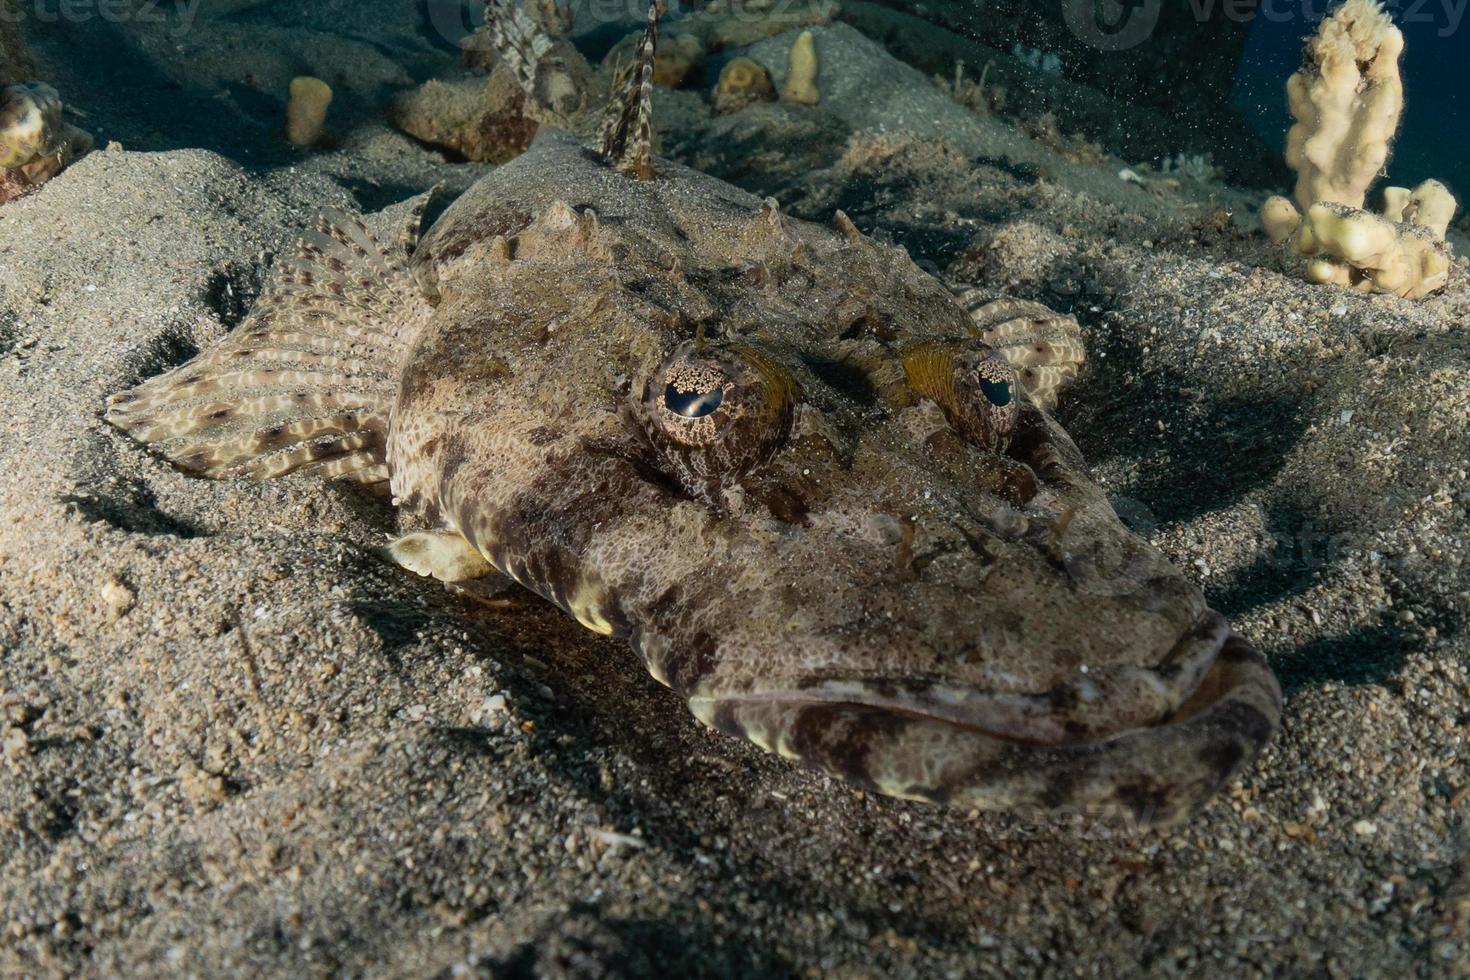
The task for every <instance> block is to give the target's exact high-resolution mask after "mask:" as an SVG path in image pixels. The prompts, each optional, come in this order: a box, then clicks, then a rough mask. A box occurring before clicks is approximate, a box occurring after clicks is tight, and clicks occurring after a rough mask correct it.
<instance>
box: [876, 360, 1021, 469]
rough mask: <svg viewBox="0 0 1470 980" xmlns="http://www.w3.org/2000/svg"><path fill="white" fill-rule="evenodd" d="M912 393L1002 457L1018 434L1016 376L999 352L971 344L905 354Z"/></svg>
mask: <svg viewBox="0 0 1470 980" xmlns="http://www.w3.org/2000/svg"><path fill="white" fill-rule="evenodd" d="M902 356H903V366H904V373H905V374H906V376H907V378H908V382H909V387H910V388H911V389H912V390H913V391H914V393H915V394H918V395H922V396H924V397H925V398H928V399H930V400H931V401H933V402H934V403H935V404H936V405H938V406H939V407H940V409H941V410H943V412H944V414H945V417H946V418H948V419H949V424H950V425H951V426H953V427H954V428H955V430H956V431H958V432H959V433H960V434H962V435H964V436H965V437H966V438H968V439H969V440H970V441H971V442H973V443H975V444H976V445H978V446H980V447H981V448H983V449H989V450H992V451H994V452H998V453H1003V452H1005V451H1006V448H1007V447H1008V446H1009V445H1010V442H1011V434H1012V433H1013V432H1014V431H1015V428H1016V416H1017V413H1018V411H1019V406H1018V405H1017V403H1016V395H1017V388H1016V371H1015V368H1013V367H1012V366H1011V363H1010V362H1009V361H1007V360H1006V359H1005V357H1004V355H1002V354H1001V353H1000V352H999V351H996V350H995V349H994V348H992V347H989V346H987V345H985V344H983V343H980V342H978V341H973V340H930V341H924V342H923V343H920V344H916V345H915V346H913V347H910V348H909V349H908V350H906V351H904V352H903V355H902Z"/></svg>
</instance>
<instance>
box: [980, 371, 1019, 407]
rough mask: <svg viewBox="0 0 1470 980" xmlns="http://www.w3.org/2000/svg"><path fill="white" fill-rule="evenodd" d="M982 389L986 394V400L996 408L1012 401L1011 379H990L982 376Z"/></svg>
mask: <svg viewBox="0 0 1470 980" xmlns="http://www.w3.org/2000/svg"><path fill="white" fill-rule="evenodd" d="M980 391H981V392H982V393H983V394H984V395H985V398H986V400H987V401H989V402H990V404H992V405H994V406H995V407H996V408H1005V407H1006V406H1007V405H1009V404H1010V403H1011V383H1010V382H1009V381H989V380H987V379H985V378H981V379H980Z"/></svg>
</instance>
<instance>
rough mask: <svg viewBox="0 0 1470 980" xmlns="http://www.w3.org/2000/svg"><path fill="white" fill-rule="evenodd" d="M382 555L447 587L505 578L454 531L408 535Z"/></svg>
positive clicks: (394, 541)
mask: <svg viewBox="0 0 1470 980" xmlns="http://www.w3.org/2000/svg"><path fill="white" fill-rule="evenodd" d="M383 553H384V555H385V556H386V557H387V558H389V559H390V560H392V561H393V562H394V563H395V564H398V565H401V566H403V567H404V568H406V569H408V570H409V571H410V572H413V573H414V574H415V575H422V576H425V577H426V578H432V579H435V580H436V581H439V582H444V583H447V584H453V583H459V582H470V581H475V580H477V579H484V578H486V577H489V576H493V577H502V576H500V573H499V572H498V571H496V570H495V566H494V565H492V564H490V563H489V562H488V561H486V560H485V557H484V556H483V555H481V554H480V552H479V551H477V550H476V549H475V546H474V545H472V544H470V543H469V541H467V540H465V537H464V536H463V535H461V534H458V533H456V532H454V531H415V532H414V533H412V534H405V535H403V536H402V537H401V538H395V539H393V540H392V541H391V542H389V543H388V546H387V547H386V548H384V549H383ZM506 581H509V579H506Z"/></svg>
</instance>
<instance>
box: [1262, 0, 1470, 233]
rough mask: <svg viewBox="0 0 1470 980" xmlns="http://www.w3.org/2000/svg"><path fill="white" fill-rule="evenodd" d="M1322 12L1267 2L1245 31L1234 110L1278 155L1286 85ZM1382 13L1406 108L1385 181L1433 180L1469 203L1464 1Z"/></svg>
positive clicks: (1415, 1) (1414, 0)
mask: <svg viewBox="0 0 1470 980" xmlns="http://www.w3.org/2000/svg"><path fill="white" fill-rule="evenodd" d="M1446 4H1448V5H1449V7H1450V9H1451V11H1452V12H1450V13H1447V12H1446V9H1445V7H1446ZM1324 6H1325V4H1324V3H1323V2H1322V0H1317V2H1315V3H1313V2H1311V0H1291V2H1289V3H1288V2H1285V0H1274V2H1273V0H1265V2H1264V3H1263V4H1262V12H1261V13H1260V14H1258V16H1257V17H1256V20H1255V23H1254V24H1253V25H1252V27H1251V35H1250V41H1249V44H1248V45H1247V49H1246V54H1245V59H1244V61H1243V62H1242V64H1241V68H1240V72H1239V74H1238V75H1237V77H1236V81H1235V104H1236V106H1237V107H1238V108H1239V109H1240V111H1241V112H1242V113H1243V114H1244V115H1245V118H1246V120H1247V121H1248V122H1249V123H1250V124H1251V126H1252V127H1254V128H1255V129H1256V130H1257V131H1258V132H1259V133H1260V134H1261V137H1262V138H1263V139H1264V140H1266V142H1267V143H1268V144H1269V145H1271V146H1274V147H1277V148H1279V149H1283V150H1284V148H1285V145H1286V131H1287V129H1288V128H1289V127H1290V126H1291V116H1290V115H1289V114H1288V113H1287V111H1286V89H1285V85H1286V79H1287V78H1288V77H1289V76H1290V75H1291V73H1292V72H1294V71H1296V70H1297V68H1299V67H1300V66H1301V60H1302V39H1303V38H1304V37H1306V36H1307V35H1309V34H1311V33H1312V32H1313V31H1315V30H1316V24H1317V21H1318V20H1319V19H1320V16H1321V10H1322V9H1323V8H1324ZM1387 6H1388V7H1389V8H1390V10H1392V11H1393V12H1394V15H1395V17H1394V19H1395V20H1396V21H1397V22H1398V24H1399V27H1400V29H1401V30H1402V31H1403V32H1404V40H1405V54H1404V59H1403V62H1402V71H1403V76H1404V92H1405V109H1404V116H1403V121H1402V124H1401V127H1400V129H1399V139H1398V143H1397V145H1396V146H1395V148H1394V152H1393V156H1392V157H1391V158H1390V160H1389V163H1388V173H1389V180H1391V182H1392V183H1394V184H1396V185H1400V186H1408V187H1412V186H1413V185H1415V184H1417V183H1419V182H1420V181H1422V180H1424V179H1426V178H1428V177H1434V178H1437V179H1439V180H1442V181H1444V182H1445V183H1446V184H1449V185H1450V188H1451V189H1452V190H1453V191H1455V193H1456V195H1457V196H1458V197H1459V198H1460V200H1461V201H1462V202H1470V0H1427V2H1422V3H1421V2H1420V0H1399V2H1397V3H1395V2H1390V3H1388V4H1387ZM1304 8H1305V12H1304ZM1313 8H1315V10H1313ZM1456 8H1458V10H1459V12H1460V14H1461V16H1459V17H1458V19H1457V18H1456V17H1455V14H1454V13H1453V11H1455V9H1456ZM1288 12H1289V13H1288ZM1369 203H1370V204H1375V203H1377V201H1376V199H1374V198H1370V201H1369Z"/></svg>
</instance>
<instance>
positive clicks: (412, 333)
mask: <svg viewBox="0 0 1470 980" xmlns="http://www.w3.org/2000/svg"><path fill="white" fill-rule="evenodd" d="M428 201H429V198H428V195H423V196H420V197H418V198H415V199H414V200H413V201H412V202H411V203H410V204H409V215H408V221H407V222H406V224H405V225H404V227H403V228H402V229H401V230H400V232H399V233H398V236H397V238H396V240H395V241H394V242H393V243H392V244H391V245H389V244H384V243H383V242H381V241H379V239H378V238H377V237H376V235H375V234H374V232H373V231H372V230H371V229H370V228H369V227H368V226H367V225H366V224H364V223H363V221H362V219H361V218H359V217H357V216H356V215H350V214H347V213H345V212H329V213H327V214H325V215H323V216H322V218H321V219H320V221H319V223H318V226H317V228H316V230H315V231H312V232H309V233H308V234H306V235H305V236H304V237H303V238H302V239H301V241H300V243H299V245H298V248H297V251H296V253H295V254H294V255H290V256H287V257H285V258H283V259H281V261H279V262H277V263H276V268H275V270H274V272H273V273H272V279H271V284H270V285H269V286H268V287H267V288H266V290H265V292H264V293H263V294H262V295H261V298H260V300H259V301H258V302H257V303H256V304H255V308H254V309H253V310H252V311H251V314H250V316H249V318H248V319H246V321H245V322H244V323H242V324H240V326H238V327H236V328H235V330H234V331H233V332H232V333H230V334H229V335H228V336H227V337H226V338H225V339H224V340H223V341H222V342H221V343H220V344H219V345H218V346H216V347H214V348H212V349H210V350H207V351H205V352H204V353H202V354H200V355H199V356H198V357H195V358H194V359H193V360H191V361H189V362H188V363H187V364H184V365H182V366H180V367H176V368H174V369H173V370H171V371H168V372H166V373H164V374H160V375H158V376H157V377H154V378H151V379H149V380H148V381H145V382H143V383H142V384H140V385H138V386H137V387H136V388H133V389H132V390H131V391H125V392H121V393H119V394H116V395H113V396H112V398H110V399H109V400H108V404H107V416H106V417H107V421H108V422H109V423H111V424H112V425H114V426H116V427H117V428H118V429H121V430H122V431H123V432H125V433H127V434H128V435H130V436H131V437H132V438H134V439H136V440H138V441H139V442H142V443H145V444H148V445H150V446H152V447H153V448H154V449H155V450H156V451H158V452H160V453H161V454H162V455H163V456H165V457H167V458H168V459H169V460H170V461H171V462H173V463H174V464H175V465H177V466H179V467H180V468H182V469H184V470H186V471H188V472H191V473H194V474H197V475H200V476H206V477H212V478H222V477H231V476H249V477H253V478H255V479H262V480H263V479H268V478H271V477H277V476H283V475H285V474H287V473H293V472H311V473H315V474H317V475H318V476H323V477H327V478H329V479H344V480H350V481H354V482H357V483H361V484H365V485H368V486H372V487H382V486H383V485H385V484H386V483H387V481H388V479H389V476H390V473H389V468H388V462H387V452H386V441H387V433H388V425H389V416H390V414H391V411H392V407H393V399H394V397H395V396H396V394H397V391H398V376H399V372H400V367H401V365H402V363H403V360H404V358H405V357H406V356H407V353H408V350H409V345H410V344H412V343H413V340H414V338H415V337H416V336H417V335H418V333H419V331H420V330H421V329H422V328H423V326H424V324H425V323H427V322H428V320H429V318H430V317H431V316H432V315H433V307H432V306H431V305H430V303H429V302H428V301H427V300H426V299H425V298H424V297H423V295H422V293H421V292H420V291H419V289H418V286H417V285H416V284H415V282H414V280H413V277H412V275H411V273H410V272H409V268H408V255H407V252H408V249H409V247H410V246H411V245H412V244H413V243H414V242H416V241H417V239H418V229H419V222H420V219H421V217H422V215H423V209H424V207H425V206H426V205H427V204H428Z"/></svg>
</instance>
